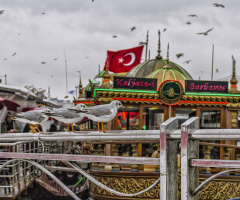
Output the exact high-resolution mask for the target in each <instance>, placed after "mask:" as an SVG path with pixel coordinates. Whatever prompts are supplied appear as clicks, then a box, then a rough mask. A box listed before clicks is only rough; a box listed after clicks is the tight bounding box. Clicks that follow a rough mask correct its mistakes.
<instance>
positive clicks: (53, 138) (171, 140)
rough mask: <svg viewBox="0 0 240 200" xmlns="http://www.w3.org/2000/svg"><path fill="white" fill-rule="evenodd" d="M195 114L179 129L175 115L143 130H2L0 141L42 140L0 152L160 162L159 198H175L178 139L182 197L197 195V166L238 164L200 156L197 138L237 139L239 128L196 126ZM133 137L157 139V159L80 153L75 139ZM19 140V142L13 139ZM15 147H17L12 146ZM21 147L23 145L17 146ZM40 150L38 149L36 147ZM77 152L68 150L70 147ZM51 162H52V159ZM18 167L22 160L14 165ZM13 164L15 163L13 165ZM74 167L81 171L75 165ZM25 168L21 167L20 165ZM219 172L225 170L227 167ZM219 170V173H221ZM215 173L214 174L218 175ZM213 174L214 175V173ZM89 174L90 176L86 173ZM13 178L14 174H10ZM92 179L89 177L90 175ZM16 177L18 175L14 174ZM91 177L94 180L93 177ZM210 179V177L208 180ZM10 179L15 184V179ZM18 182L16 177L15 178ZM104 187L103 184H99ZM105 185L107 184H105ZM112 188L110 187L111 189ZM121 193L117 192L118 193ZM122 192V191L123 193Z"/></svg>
mask: <svg viewBox="0 0 240 200" xmlns="http://www.w3.org/2000/svg"><path fill="white" fill-rule="evenodd" d="M198 121H199V120H198V118H197V117H193V118H191V119H189V120H187V121H186V122H184V123H183V124H182V125H181V129H180V130H178V129H177V127H178V124H177V119H176V118H170V119H169V120H167V121H166V122H164V123H162V124H161V125H160V131H159V130H144V131H140V130H139V131H136V130H131V131H109V132H107V133H99V132H88V131H85V132H80V133H66V132H58V133H51V134H48V133H45V134H31V133H27V134H25V133H18V134H2V135H0V142H6V141H8V142H9V141H12V142H15V141H25V142H31V143H33V144H34V143H36V144H38V145H39V144H41V148H39V146H38V148H37V149H35V148H34V147H33V148H31V149H33V150H32V151H31V153H30V152H29V153H27V152H26V151H23V150H20V151H16V150H15V151H12V152H3V153H1V152H0V157H1V158H8V159H9V158H17V159H33V160H36V161H41V162H43V161H44V163H43V164H45V161H46V162H48V163H47V164H48V165H54V164H55V163H54V162H57V161H60V160H61V161H77V162H78V163H93V162H97V163H111V164H114V163H117V164H121V163H123V164H150V165H159V164H160V176H161V179H160V199H168V200H172V199H178V181H177V177H178V156H177V155H178V149H179V141H180V143H181V155H180V157H181V199H182V200H193V199H194V200H195V199H198V191H199V190H200V189H201V187H202V186H200V187H198V186H199V169H198V167H221V168H240V167H239V166H240V161H236V160H212V159H199V140H240V130H239V129H203V130H199V129H198V127H199V126H198ZM86 140H91V141H95V142H97V141H110V140H111V141H132V142H133V143H134V142H136V141H139V140H144V141H156V140H160V163H159V158H143V157H121V156H117V155H114V156H104V155H101V154H98V155H81V154H80V155H79V154H78V153H82V149H81V147H78V145H76V142H80V143H82V142H83V141H86ZM16 144H18V143H16ZM19 144H21V142H20V143H19ZM15 149H18V148H17V147H15ZM19 149H22V148H19ZM39 149H41V151H40V152H37V150H38V151H39ZM73 149H74V151H76V152H78V153H75V154H71V152H72V150H73ZM51 162H52V163H51ZM19 165H20V167H21V162H19V161H18V162H17V164H16V165H15V171H16V169H19V168H20V167H18V168H17V166H19ZM13 166H14V165H13ZM74 167H75V169H76V170H77V171H81V170H79V169H78V168H77V166H74ZM23 169H24V167H23ZM82 173H84V172H82ZM221 173H226V170H225V171H224V172H221ZM221 173H219V174H221ZM219 174H217V175H216V176H218V175H219ZM216 176H214V177H216ZM89 178H90V177H89ZM12 179H13V178H12ZM90 179H91V178H90ZM16 180H17V176H16ZM93 181H94V180H93ZM207 181H211V179H209V180H207ZM10 182H13V183H14V184H17V183H16V181H15V179H14V181H12V180H11V181H10ZM18 182H19V181H18ZM102 187H103V186H102ZM104 189H107V190H108V188H106V187H105V188H104ZM111 192H112V191H111ZM118 195H120V194H118ZM122 196H123V195H122Z"/></svg>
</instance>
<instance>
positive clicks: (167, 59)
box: [166, 43, 169, 63]
mask: <svg viewBox="0 0 240 200" xmlns="http://www.w3.org/2000/svg"><path fill="white" fill-rule="evenodd" d="M166 61H167V63H168V62H169V43H168V45H167V58H166Z"/></svg>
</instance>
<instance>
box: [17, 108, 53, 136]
mask: <svg viewBox="0 0 240 200" xmlns="http://www.w3.org/2000/svg"><path fill="white" fill-rule="evenodd" d="M45 113H51V110H50V109H48V108H45V109H42V110H30V111H28V112H22V113H17V114H16V115H15V116H14V117H13V119H14V120H17V121H19V122H23V123H29V124H30V127H31V129H32V132H33V133H34V131H33V125H35V127H36V128H37V130H38V131H39V132H40V130H39V129H38V127H37V125H38V124H43V123H44V122H46V121H47V120H48V118H49V117H48V116H47V115H46V114H45Z"/></svg>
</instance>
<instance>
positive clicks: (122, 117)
mask: <svg viewBox="0 0 240 200" xmlns="http://www.w3.org/2000/svg"><path fill="white" fill-rule="evenodd" d="M117 129H118V130H138V129H139V108H138V107H128V108H121V109H119V111H118V122H117Z"/></svg>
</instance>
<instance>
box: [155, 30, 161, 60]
mask: <svg viewBox="0 0 240 200" xmlns="http://www.w3.org/2000/svg"><path fill="white" fill-rule="evenodd" d="M160 35H161V33H160V30H158V50H157V52H158V55H157V56H156V58H157V59H162V56H161V55H160V52H161V49H160V48H161V41H160Z"/></svg>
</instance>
